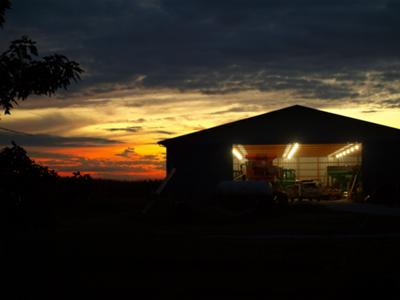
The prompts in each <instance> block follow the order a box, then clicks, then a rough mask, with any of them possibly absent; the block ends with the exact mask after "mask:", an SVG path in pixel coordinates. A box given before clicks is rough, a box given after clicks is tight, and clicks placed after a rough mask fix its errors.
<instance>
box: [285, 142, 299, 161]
mask: <svg viewBox="0 0 400 300" xmlns="http://www.w3.org/2000/svg"><path fill="white" fill-rule="evenodd" d="M297 149H299V144H298V143H295V144H294V145H293V147H292V149H291V150H290V152H289V154H288V156H287V158H288V159H291V158H292V156H293V155H294V154H295V153H296V151H297Z"/></svg>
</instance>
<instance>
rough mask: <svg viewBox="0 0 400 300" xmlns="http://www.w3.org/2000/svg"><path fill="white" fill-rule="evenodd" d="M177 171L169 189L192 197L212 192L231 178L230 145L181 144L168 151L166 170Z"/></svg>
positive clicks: (170, 147)
mask: <svg viewBox="0 0 400 300" xmlns="http://www.w3.org/2000/svg"><path fill="white" fill-rule="evenodd" d="M172 168H176V173H175V175H174V178H173V179H172V180H171V184H170V188H169V190H170V191H172V192H173V193H174V194H183V195H185V196H187V197H193V196H196V195H198V194H205V193H212V192H213V191H214V190H215V187H216V185H217V184H218V183H219V182H221V181H223V180H231V179H232V168H233V166H232V154H231V146H229V145H222V144H181V145H179V146H169V147H168V148H167V171H168V172H170V171H171V170H172Z"/></svg>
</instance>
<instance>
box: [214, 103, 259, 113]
mask: <svg viewBox="0 0 400 300" xmlns="http://www.w3.org/2000/svg"><path fill="white" fill-rule="evenodd" d="M260 109H262V107H260V106H258V105H241V106H236V107H232V108H229V109H225V110H219V111H216V112H213V113H211V114H212V115H223V114H228V113H242V112H254V111H258V110H260Z"/></svg>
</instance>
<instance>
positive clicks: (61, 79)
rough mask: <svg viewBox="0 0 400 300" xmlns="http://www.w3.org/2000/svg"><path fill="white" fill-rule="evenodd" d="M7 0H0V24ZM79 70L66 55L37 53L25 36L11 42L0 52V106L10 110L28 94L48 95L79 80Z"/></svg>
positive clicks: (33, 44)
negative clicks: (6, 48) (42, 54)
mask: <svg viewBox="0 0 400 300" xmlns="http://www.w3.org/2000/svg"><path fill="white" fill-rule="evenodd" d="M8 8H10V2H9V1H4V0H0V26H2V24H3V23H4V12H5V10H6V9H8ZM82 72H83V70H82V69H81V68H80V66H79V64H78V63H77V62H75V61H72V60H69V59H68V58H67V57H66V56H64V55H60V54H52V55H48V56H44V57H40V56H39V51H38V49H37V47H36V42H34V41H32V40H31V39H29V38H28V37H26V36H23V37H22V38H20V39H18V40H15V41H13V42H12V43H11V45H10V46H9V48H8V50H6V51H5V52H3V53H2V54H1V55H0V106H1V107H2V109H4V113H5V114H10V112H11V109H12V108H14V106H15V105H16V104H18V102H19V101H23V100H25V99H27V98H28V97H29V96H31V95H46V96H52V95H53V94H54V93H55V92H56V91H57V90H58V89H60V88H62V89H67V87H68V86H69V85H70V84H71V83H72V82H77V81H79V80H80V74H81V73H82Z"/></svg>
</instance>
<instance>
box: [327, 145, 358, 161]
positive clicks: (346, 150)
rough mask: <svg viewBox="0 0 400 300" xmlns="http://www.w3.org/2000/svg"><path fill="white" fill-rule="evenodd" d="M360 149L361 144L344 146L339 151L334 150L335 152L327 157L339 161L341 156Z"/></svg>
mask: <svg viewBox="0 0 400 300" xmlns="http://www.w3.org/2000/svg"><path fill="white" fill-rule="evenodd" d="M360 149H361V144H358V143H352V144H347V145H346V146H344V147H342V148H340V149H339V150H336V151H335V152H333V153H332V154H330V155H328V156H329V157H335V158H336V159H339V158H341V157H343V156H346V155H348V154H351V153H353V152H355V151H357V150H360Z"/></svg>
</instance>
